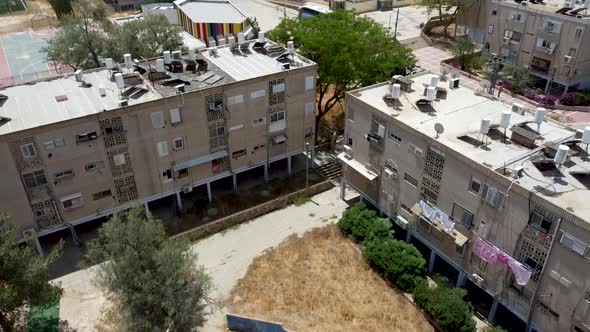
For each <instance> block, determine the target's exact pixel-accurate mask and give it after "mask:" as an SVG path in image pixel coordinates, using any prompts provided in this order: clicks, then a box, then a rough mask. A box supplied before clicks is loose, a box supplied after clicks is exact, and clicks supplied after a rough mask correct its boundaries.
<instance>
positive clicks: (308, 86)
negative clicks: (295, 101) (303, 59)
mask: <svg viewBox="0 0 590 332" xmlns="http://www.w3.org/2000/svg"><path fill="white" fill-rule="evenodd" d="M313 78H314V77H313V76H307V77H306V78H305V90H311V89H313V86H314V84H313V83H314V82H313V81H314V79H313Z"/></svg>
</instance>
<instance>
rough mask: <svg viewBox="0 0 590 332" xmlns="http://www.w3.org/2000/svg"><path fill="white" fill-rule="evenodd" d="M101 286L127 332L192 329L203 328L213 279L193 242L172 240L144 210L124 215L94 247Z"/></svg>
mask: <svg viewBox="0 0 590 332" xmlns="http://www.w3.org/2000/svg"><path fill="white" fill-rule="evenodd" d="M85 258H86V262H87V263H88V264H98V263H101V262H102V264H100V265H99V267H98V269H97V276H96V279H95V282H96V283H97V284H98V285H99V286H101V287H102V288H103V289H104V290H105V291H106V294H107V297H108V298H109V299H110V300H111V301H112V303H114V304H115V307H114V310H116V311H117V313H118V316H119V317H120V320H119V321H118V322H116V324H118V325H119V327H120V328H121V329H122V330H125V331H154V330H156V331H164V330H169V331H189V330H192V329H193V328H195V327H197V326H201V325H203V323H204V321H205V313H204V309H205V307H206V306H207V304H210V303H211V301H210V299H209V297H208V293H209V291H210V289H211V281H210V279H209V277H208V276H207V274H206V273H205V270H204V268H203V267H202V266H199V265H197V256H196V254H195V253H194V252H192V251H191V250H190V248H189V244H188V243H187V242H185V241H181V240H176V239H174V240H172V239H168V238H167V236H166V233H165V230H164V226H163V225H162V224H161V223H160V222H159V221H157V220H154V219H152V218H151V217H150V218H146V217H145V216H144V211H143V209H142V208H133V209H131V210H129V211H128V212H127V213H124V214H119V216H118V218H113V219H111V220H110V221H108V222H107V223H105V224H104V225H103V226H102V227H101V228H100V229H99V237H98V239H97V240H94V241H92V242H91V243H90V244H89V247H88V252H87V254H86V256H85Z"/></svg>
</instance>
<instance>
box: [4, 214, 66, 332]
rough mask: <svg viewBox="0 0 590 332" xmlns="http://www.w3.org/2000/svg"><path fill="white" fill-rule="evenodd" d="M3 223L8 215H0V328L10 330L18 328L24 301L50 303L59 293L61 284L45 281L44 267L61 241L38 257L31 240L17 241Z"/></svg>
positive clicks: (5, 331) (32, 303) (24, 304)
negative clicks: (43, 255) (45, 253)
mask: <svg viewBox="0 0 590 332" xmlns="http://www.w3.org/2000/svg"><path fill="white" fill-rule="evenodd" d="M6 223H9V219H8V217H7V216H5V215H0V330H2V331H4V332H10V331H13V330H16V329H17V328H22V327H19V326H17V325H18V324H19V323H20V322H22V320H21V318H22V315H23V314H24V311H25V307H26V306H27V305H38V306H42V305H46V304H50V303H52V302H53V301H54V300H55V298H56V297H58V296H59V295H60V293H61V288H60V287H59V286H56V285H52V284H50V283H49V277H48V267H49V265H50V264H51V263H52V262H53V261H54V260H55V259H56V258H57V256H58V255H59V250H60V247H61V244H60V246H57V247H55V248H54V249H53V250H52V251H51V252H50V253H49V254H48V255H47V256H45V257H41V256H39V255H38V254H37V251H36V250H35V246H34V245H33V244H32V243H30V242H27V243H25V244H23V245H17V242H16V236H15V234H14V232H13V231H5V230H6V229H7V228H6V227H4V225H5V224H6ZM28 240H31V239H28Z"/></svg>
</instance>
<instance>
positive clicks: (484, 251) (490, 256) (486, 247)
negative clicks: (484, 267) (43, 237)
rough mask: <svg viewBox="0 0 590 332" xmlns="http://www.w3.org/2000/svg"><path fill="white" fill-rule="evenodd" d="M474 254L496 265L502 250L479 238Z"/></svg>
mask: <svg viewBox="0 0 590 332" xmlns="http://www.w3.org/2000/svg"><path fill="white" fill-rule="evenodd" d="M473 252H474V253H475V254H476V255H477V256H478V257H479V258H481V259H482V260H483V261H486V262H488V263H491V264H494V263H496V261H497V260H498V255H499V254H500V249H498V248H496V247H495V246H493V245H491V244H489V243H488V242H487V241H484V240H482V239H481V238H477V240H476V241H475V245H474V247H473Z"/></svg>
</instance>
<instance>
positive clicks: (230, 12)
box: [174, 0, 247, 23]
mask: <svg viewBox="0 0 590 332" xmlns="http://www.w3.org/2000/svg"><path fill="white" fill-rule="evenodd" d="M174 4H175V5H177V6H178V8H180V10H182V11H183V12H184V13H185V14H186V16H188V17H189V18H190V19H191V20H192V21H193V22H194V23H242V22H244V21H245V20H246V19H247V16H246V15H244V13H242V12H241V11H240V10H239V9H238V7H236V6H235V5H234V4H233V3H231V2H230V1H227V0H196V1H190V0H177V1H175V2H174Z"/></svg>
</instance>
